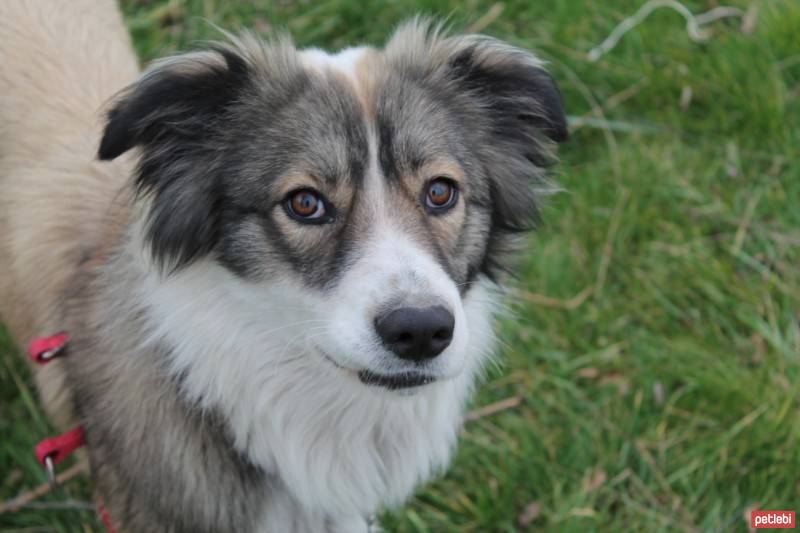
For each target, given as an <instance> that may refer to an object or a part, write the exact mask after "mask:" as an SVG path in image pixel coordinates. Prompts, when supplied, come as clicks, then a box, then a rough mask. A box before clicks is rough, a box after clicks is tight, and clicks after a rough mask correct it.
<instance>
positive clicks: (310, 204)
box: [284, 189, 332, 224]
mask: <svg viewBox="0 0 800 533" xmlns="http://www.w3.org/2000/svg"><path fill="white" fill-rule="evenodd" d="M284 208H285V209H286V212H287V213H288V214H289V216H290V217H292V218H293V219H295V220H298V221H300V222H306V223H310V224H321V223H323V222H329V221H330V220H331V218H332V217H331V216H330V215H329V213H328V211H329V210H328V209H327V207H326V204H325V200H324V199H323V198H322V195H320V194H319V193H318V192H317V191H315V190H313V189H299V190H297V191H293V192H290V193H289V195H288V196H287V197H286V201H285V202H284Z"/></svg>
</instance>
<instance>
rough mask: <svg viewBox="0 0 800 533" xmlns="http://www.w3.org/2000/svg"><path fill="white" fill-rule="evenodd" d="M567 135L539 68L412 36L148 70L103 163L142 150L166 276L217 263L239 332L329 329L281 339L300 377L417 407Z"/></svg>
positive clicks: (187, 61) (476, 313)
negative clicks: (242, 321)
mask: <svg viewBox="0 0 800 533" xmlns="http://www.w3.org/2000/svg"><path fill="white" fill-rule="evenodd" d="M566 135H567V133H566V122H565V117H564V113H563V110H562V107H561V102H560V98H559V94H558V91H557V89H556V87H555V85H554V84H553V82H552V80H551V78H550V77H549V76H548V75H547V74H546V73H545V72H544V71H543V70H542V68H541V65H540V63H539V62H538V61H537V60H536V59H535V58H534V57H533V56H531V55H530V54H528V53H526V52H524V51H521V50H519V49H516V48H513V47H510V46H508V45H505V44H502V43H500V42H498V41H495V40H493V39H490V38H488V37H479V36H462V37H451V38H444V37H440V36H439V35H438V33H437V32H436V31H434V30H431V29H430V28H428V27H427V26H425V25H421V24H411V25H408V26H406V27H404V28H403V29H401V30H399V31H398V32H397V33H396V34H395V36H394V37H393V38H392V40H391V41H390V42H389V43H388V44H387V46H386V48H385V49H384V50H382V51H379V50H376V49H372V48H352V49H347V50H345V51H342V52H340V53H339V54H338V55H334V56H330V55H328V54H326V53H324V52H321V51H318V50H314V49H312V50H306V51H297V50H295V49H294V48H293V47H292V45H291V44H290V43H289V42H288V41H285V40H283V41H273V42H269V43H266V44H265V43H262V42H260V41H257V40H255V39H253V38H250V37H245V38H243V39H242V40H238V41H235V42H234V44H233V45H231V46H219V47H217V48H215V49H213V50H212V51H208V52H199V53H191V54H187V55H183V56H177V57H174V58H170V59H167V60H164V61H161V62H159V63H156V64H155V65H154V66H153V67H152V69H150V70H149V72H147V73H146V74H145V75H144V76H143V78H142V79H141V81H140V82H138V83H137V84H136V85H135V86H133V87H131V88H130V89H129V90H128V91H127V92H126V93H125V94H124V95H123V96H122V97H121V98H120V100H119V101H118V102H117V104H116V106H115V107H114V108H113V109H112V110H111V112H110V113H109V120H108V125H107V128H106V131H105V134H104V137H103V140H102V143H101V147H100V152H99V156H100V158H101V159H113V158H115V157H117V156H119V155H120V154H122V153H123V152H125V151H127V150H129V149H131V148H133V147H139V148H140V149H141V158H140V163H139V168H138V173H137V176H136V180H137V181H136V183H137V186H138V188H139V190H140V192H141V193H142V194H143V195H146V196H147V197H148V198H149V204H148V205H149V207H148V213H147V215H146V230H145V233H146V241H147V242H148V243H149V248H150V252H151V254H152V257H153V259H154V260H155V262H157V263H158V264H160V265H161V266H162V267H163V269H164V270H165V275H168V276H169V275H175V274H176V273H179V272H180V271H182V270H184V269H187V268H189V267H191V266H192V265H193V264H195V263H197V262H198V261H201V260H202V261H211V262H213V263H214V264H215V265H217V267H218V268H221V269H224V270H225V271H226V272H228V273H230V274H231V275H232V276H233V277H235V279H236V284H237V286H238V287H239V288H238V289H237V290H239V291H240V292H246V293H247V295H246V296H243V297H242V298H241V299H240V300H238V301H239V302H240V303H241V305H242V306H245V307H250V308H252V310H253V311H254V313H253V315H255V316H257V315H258V313H257V311H258V309H259V307H260V306H264V307H265V309H266V308H267V307H270V306H272V310H273V311H274V306H275V305H276V303H275V302H276V301H279V302H280V305H282V306H283V308H284V317H285V321H286V326H287V328H288V327H289V326H292V327H293V328H294V326H293V324H299V323H300V321H298V320H297V319H300V320H301V321H305V322H306V323H307V324H314V325H318V324H323V326H322V327H318V328H315V327H308V328H300V329H297V328H294V329H295V330H296V331H295V332H294V334H295V335H302V336H303V346H304V350H303V351H304V352H305V357H307V358H310V360H313V361H314V363H313V364H315V365H316V364H319V365H323V366H324V365H327V366H329V367H336V368H338V369H339V370H341V371H342V372H343V373H345V374H348V375H349V376H350V377H351V378H353V382H354V383H356V382H360V383H359V386H367V387H373V388H375V387H380V388H382V389H390V390H394V389H403V390H406V391H411V390H417V388H418V387H419V386H422V385H426V384H428V383H431V382H435V381H441V380H447V379H451V378H454V377H456V376H458V375H459V374H460V373H461V372H462V371H463V369H464V367H465V366H468V365H469V366H470V367H471V368H472V367H475V366H476V365H475V364H474V361H470V357H478V355H477V354H475V355H473V354H472V353H471V348H476V349H478V350H480V349H481V348H482V347H479V346H474V344H472V345H471V341H470V335H471V330H475V329H481V330H483V329H486V327H487V326H486V323H488V321H489V320H490V317H489V316H488V312H487V311H485V310H486V309H487V307H486V306H485V305H483V304H482V303H480V302H479V301H477V300H480V298H479V297H476V296H475V295H474V293H475V290H476V289H475V287H476V286H477V285H480V284H483V283H484V282H485V280H487V279H490V278H492V277H493V276H494V275H495V274H496V272H497V270H498V269H499V268H501V267H502V265H503V257H504V255H505V253H506V251H507V249H508V248H509V245H510V244H512V240H513V236H514V235H515V234H516V233H518V232H521V231H524V230H527V229H529V228H530V225H531V222H532V221H533V220H534V219H535V215H536V200H537V190H540V189H543V188H545V187H546V182H545V180H544V175H543V168H544V167H545V166H547V165H548V164H549V163H550V162H551V158H550V152H549V148H550V145H551V144H552V141H561V140H563V139H564V138H566ZM277 294H279V295H280V297H279V298H278V297H276V295H277ZM471 299H472V300H476V303H474V304H472V307H470V302H471V301H472V300H471ZM264 316H265V317H266V313H265V315H264ZM290 317H293V318H290ZM274 322H275V321H274V319H273V320H272V321H271V323H265V324H263V325H262V327H263V328H264V329H271V328H273V329H274V328H275V327H276V324H275V323H274ZM279 322H280V319H279ZM280 325H281V324H280V323H278V324H277V326H280ZM255 327H258V326H255ZM473 336H474V334H473ZM306 364H308V362H306Z"/></svg>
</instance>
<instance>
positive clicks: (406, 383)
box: [358, 370, 436, 390]
mask: <svg viewBox="0 0 800 533" xmlns="http://www.w3.org/2000/svg"><path fill="white" fill-rule="evenodd" d="M358 379H359V380H361V383H363V384H365V385H372V386H377V387H383V388H386V389H389V390H402V389H411V388H414V387H421V386H422V385H428V384H429V383H433V382H434V381H436V377H434V376H431V375H430V374H424V373H422V372H403V373H401V374H386V375H384V374H376V373H375V372H371V371H369V370H359V372H358Z"/></svg>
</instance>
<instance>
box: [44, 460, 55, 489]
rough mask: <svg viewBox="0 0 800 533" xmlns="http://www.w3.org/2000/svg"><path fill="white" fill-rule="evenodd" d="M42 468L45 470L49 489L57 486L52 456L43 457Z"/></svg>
mask: <svg viewBox="0 0 800 533" xmlns="http://www.w3.org/2000/svg"><path fill="white" fill-rule="evenodd" d="M44 470H45V472H47V483H48V485H50V489H51V490H55V489H57V488H58V478H56V467H55V464H53V456H52V455H48V456H47V457H45V458H44Z"/></svg>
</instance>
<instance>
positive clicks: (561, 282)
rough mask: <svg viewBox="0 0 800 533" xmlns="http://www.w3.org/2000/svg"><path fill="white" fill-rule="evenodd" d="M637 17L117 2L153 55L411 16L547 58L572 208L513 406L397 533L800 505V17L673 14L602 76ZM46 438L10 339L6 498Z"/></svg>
mask: <svg viewBox="0 0 800 533" xmlns="http://www.w3.org/2000/svg"><path fill="white" fill-rule="evenodd" d="M643 1H644V0H619V1H614V2H597V1H590V0H562V1H558V2H544V1H538V2H534V1H530V0H520V1H509V2H501V3H492V2H483V1H474V0H472V1H467V2H457V1H445V0H441V1H436V0H427V1H425V0H420V1H411V0H397V1H394V2H374V3H369V4H365V3H362V2H358V1H355V0H333V1H327V2H310V1H302V2H293V1H276V2H269V1H267V0H251V1H244V0H241V1H222V0H172V1H169V2H166V1H147V0H138V1H133V0H130V1H127V2H123V5H124V12H125V14H126V17H127V22H128V25H129V27H130V29H131V32H132V35H133V37H134V42H135V45H136V48H137V50H138V51H139V53H140V54H141V56H142V58H143V60H144V61H147V60H149V59H152V58H154V57H158V56H161V55H164V54H166V53H170V52H173V51H175V50H179V49H183V48H186V47H188V46H191V45H192V43H194V42H195V41H197V40H201V39H207V38H216V37H217V36H218V33H217V30H215V29H214V28H213V27H212V25H211V24H209V22H211V23H213V24H216V25H218V26H221V27H223V28H226V29H236V28H238V27H242V26H245V27H251V28H254V29H255V30H256V31H258V32H268V31H271V30H273V29H280V28H287V29H289V30H290V31H291V32H292V34H293V35H294V37H295V40H296V41H297V43H298V44H299V45H318V46H325V47H331V48H340V47H342V46H345V45H348V44H351V43H361V42H370V43H381V42H382V41H383V40H384V38H385V37H386V35H387V34H388V33H389V32H390V30H391V29H392V27H393V26H395V25H396V24H397V23H398V22H399V21H401V20H403V19H405V18H407V17H409V16H412V15H414V14H416V13H420V12H421V13H426V14H435V15H439V16H446V17H448V18H449V20H450V22H451V24H452V25H453V27H455V28H473V29H478V30H480V31H482V32H485V33H488V34H491V35H495V36H499V37H501V38H504V39H507V40H509V41H511V42H513V43H515V44H517V45H519V46H522V47H525V48H529V49H532V50H535V51H537V52H538V53H539V54H540V55H541V56H542V57H543V58H545V59H546V60H547V61H548V62H549V65H550V66H549V68H550V70H551V71H552V73H553V75H554V77H555V78H556V80H558V82H559V84H560V87H561V89H562V92H563V95H564V98H565V102H566V106H567V110H568V114H569V115H570V119H571V129H572V137H571V140H570V141H569V142H568V143H567V144H565V145H563V147H562V150H561V165H560V166H559V167H558V170H557V171H556V175H555V178H556V179H557V181H558V182H559V183H560V185H561V186H562V187H563V188H564V192H563V193H560V194H558V195H556V196H555V197H553V198H551V199H550V200H549V201H548V204H547V207H546V209H545V210H544V220H543V223H542V224H541V226H540V228H539V230H538V232H537V233H535V234H534V235H532V236H531V237H530V240H529V246H528V248H527V252H526V253H525V255H524V256H523V257H522V260H521V264H520V271H519V277H518V279H517V280H516V281H515V282H514V283H512V286H513V290H512V291H510V292H509V297H508V298H507V300H506V304H507V305H506V307H507V313H506V314H505V315H506V316H504V317H503V318H502V319H501V320H500V331H501V339H502V341H503V342H502V347H501V349H500V353H499V354H498V355H499V357H498V360H499V361H500V364H499V365H498V366H497V368H494V369H492V371H491V372H490V373H489V375H488V376H487V379H486V382H485V384H484V385H483V386H482V387H481V388H480V390H479V393H478V395H477V396H476V398H475V400H474V405H473V408H476V409H477V408H480V407H483V406H486V405H490V404H493V403H495V402H499V401H503V400H508V401H507V402H506V403H505V404H504V405H505V407H506V408H505V409H500V410H494V411H495V412H493V413H492V412H489V413H487V412H479V413H478V414H476V415H475V416H473V417H472V418H473V419H472V420H470V421H468V422H467V423H466V425H465V428H464V431H463V435H462V437H461V443H460V448H459V452H458V455H457V456H456V458H455V461H454V462H453V464H452V467H451V468H450V469H449V470H448V471H447V472H446V473H445V474H444V475H443V476H442V477H441V478H439V479H437V480H436V481H434V482H433V483H431V484H430V485H428V486H426V487H423V488H421V489H420V490H419V491H418V492H417V494H416V495H415V497H414V498H413V499H411V500H410V501H409V502H408V503H407V505H405V506H404V507H401V508H399V509H393V510H389V511H387V512H386V513H385V514H384V515H383V516H382V518H381V522H382V524H383V525H384V527H385V529H386V530H387V531H391V532H395V531H397V532H412V531H414V532H449V531H475V532H494V531H517V530H523V531H528V530H530V531H534V530H547V531H576V532H577V531H580V532H582V531H592V530H596V531H621V530H632V531H642V530H647V531H673V530H680V531H687V530H688V531H693V530H697V531H745V530H746V529H747V526H748V523H749V510H750V509H753V508H762V509H793V510H795V511H800V165H798V161H800V2H797V0H764V1H762V2H753V3H752V5H751V3H748V2H744V1H739V0H730V5H735V6H739V7H740V8H742V9H744V10H746V9H748V7H750V8H751V9H750V11H749V12H748V14H747V15H746V16H745V17H744V19H742V17H739V16H734V17H729V18H725V19H721V20H717V21H714V22H711V23H710V24H708V25H707V26H704V29H705V30H710V34H708V35H705V37H706V39H705V40H704V41H703V42H695V41H694V40H692V39H691V38H690V37H689V35H688V34H687V31H686V27H685V22H684V20H683V18H681V16H680V15H679V14H678V13H677V12H675V11H673V10H670V9H660V10H658V11H656V12H655V13H653V14H652V15H651V16H650V17H649V18H647V19H646V20H645V21H644V22H643V23H642V24H640V25H638V26H637V27H635V28H634V29H632V30H631V31H630V32H628V33H627V34H625V35H624V36H623V37H622V39H621V40H620V41H619V43H618V44H617V46H616V47H614V48H613V49H611V50H610V51H608V52H607V53H605V54H604V55H602V57H600V58H599V60H598V61H596V62H592V61H590V59H589V58H588V52H589V50H590V49H592V48H593V47H594V46H595V45H597V44H599V43H600V42H602V41H603V40H604V39H605V38H606V37H607V36H608V35H609V34H610V32H611V31H612V30H613V29H614V27H615V26H616V25H617V24H618V23H619V22H621V21H622V20H623V19H624V18H626V17H628V16H630V15H633V14H634V13H635V12H636V10H637V9H638V8H639V7H640V6H641V5H642V3H643ZM723 2H725V0H719V2H717V1H716V0H703V1H691V2H685V3H684V5H685V6H686V7H687V8H688V9H689V10H690V11H691V12H693V13H700V12H704V11H706V10H708V9H711V8H713V7H715V6H716V5H718V4H721V3H723ZM490 411H491V410H490ZM479 415H483V416H479ZM48 432H49V430H48V427H47V423H46V422H45V420H44V417H43V415H42V413H41V411H40V409H39V408H38V406H37V404H36V399H35V392H34V390H33V388H32V385H31V381H30V379H29V376H28V375H27V371H26V369H25V367H24V365H23V364H22V363H21V358H19V357H18V356H17V354H16V353H15V351H14V349H13V348H12V347H11V346H10V344H9V343H8V341H6V340H4V339H3V334H2V333H1V332H0V434H2V441H1V442H0V501H3V500H9V499H11V498H13V497H15V496H17V495H18V494H20V493H22V492H25V491H27V490H30V489H31V488H33V487H35V486H36V485H38V484H40V483H42V482H43V481H44V476H43V473H42V472H41V470H40V469H39V468H38V467H37V465H36V463H35V460H34V459H33V458H32V456H31V448H32V446H33V444H34V443H35V442H36V441H37V440H38V439H39V438H41V437H43V436H45V435H48ZM89 499H90V496H89V491H88V482H87V480H86V479H83V478H81V477H78V478H75V479H73V480H71V481H69V482H67V484H66V485H65V487H64V489H62V490H59V491H56V492H53V493H50V494H48V495H46V496H45V497H43V498H41V499H39V500H38V501H37V503H36V504H35V505H38V507H44V508H32V507H26V508H23V509H22V510H18V511H16V512H10V513H4V514H0V531H90V530H96V529H97V528H98V526H97V523H96V522H95V520H94V517H93V514H92V513H91V512H90V511H87V510H82V509H83V506H82V505H81V502H87V501H88V500H89ZM746 516H747V517H748V518H747V520H746V519H745V517H746Z"/></svg>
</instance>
